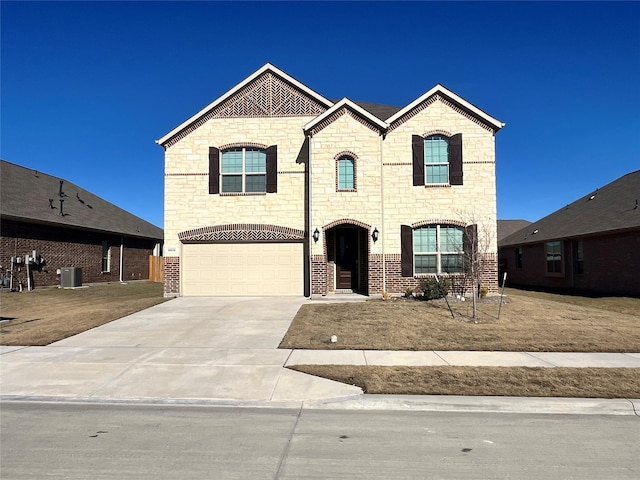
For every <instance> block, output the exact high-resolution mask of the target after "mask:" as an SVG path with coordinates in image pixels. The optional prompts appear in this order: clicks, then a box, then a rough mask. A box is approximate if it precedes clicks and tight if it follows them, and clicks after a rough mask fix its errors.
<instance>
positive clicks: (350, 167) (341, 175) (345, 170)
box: [336, 155, 356, 190]
mask: <svg viewBox="0 0 640 480" xmlns="http://www.w3.org/2000/svg"><path fill="white" fill-rule="evenodd" d="M336 170H337V188H338V190H355V188H356V176H355V160H354V158H353V157H351V156H349V155H342V156H341V157H340V158H339V159H338V163H337V166H336Z"/></svg>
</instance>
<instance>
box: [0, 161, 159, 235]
mask: <svg viewBox="0 0 640 480" xmlns="http://www.w3.org/2000/svg"><path fill="white" fill-rule="evenodd" d="M61 182H62V184H61ZM60 192H62V196H61V194H60ZM60 200H64V201H63V202H62V210H61V203H60ZM61 211H62V213H63V214H64V215H61ZM0 214H1V215H2V218H5V219H13V220H22V221H29V222H34V223H48V224H56V225H58V226H65V227H71V228H80V229H85V230H94V231H101V232H109V233H115V234H118V235H125V236H128V237H138V238H152V239H156V240H161V239H162V238H163V236H164V235H163V231H162V229H161V228H158V227H156V226H155V225H153V224H151V223H149V222H147V221H146V220H143V219H141V218H139V217H137V216H135V215H133V214H131V213H129V212H127V211H126V210H123V209H122V208H120V207H117V206H115V205H114V204H112V203H110V202H107V201H106V200H103V199H102V198H100V197H97V196H96V195H94V194H92V193H91V192H89V191H87V190H85V189H83V188H80V187H78V186H77V185H75V184H73V183H71V182H68V181H67V180H64V179H62V178H58V177H54V176H51V175H47V174H46V173H42V172H39V171H36V170H33V169H30V168H25V167H22V166H20V165H16V164H14V163H10V162H7V161H5V160H0Z"/></svg>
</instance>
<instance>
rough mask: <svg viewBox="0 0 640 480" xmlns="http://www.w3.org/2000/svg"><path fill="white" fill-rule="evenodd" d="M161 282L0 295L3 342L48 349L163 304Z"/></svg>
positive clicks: (1, 337) (96, 285)
mask: <svg viewBox="0 0 640 480" xmlns="http://www.w3.org/2000/svg"><path fill="white" fill-rule="evenodd" d="M162 290H163V287H162V284H161V283H152V282H130V283H128V284H124V285H122V284H119V283H108V284H95V285H91V286H89V287H87V288H79V289H72V290H68V289H59V288H55V287H53V288H42V289H36V290H33V291H31V292H22V293H16V292H7V291H6V290H5V291H3V292H2V293H1V294H0V316H1V317H2V324H1V329H0V344H2V345H48V344H50V343H52V342H56V341H58V340H62V339H64V338H67V337H70V336H72V335H75V334H77V333H80V332H84V331H85V330H89V329H90V328H94V327H98V326H100V325H103V324H105V323H108V322H111V321H113V320H116V319H118V318H122V317H124V316H126V315H130V314H132V313H135V312H138V311H140V310H143V309H145V308H148V307H151V306H153V305H156V304H158V303H162V302H164V301H166V300H168V299H166V298H163V291H162Z"/></svg>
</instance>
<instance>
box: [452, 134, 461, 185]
mask: <svg viewBox="0 0 640 480" xmlns="http://www.w3.org/2000/svg"><path fill="white" fill-rule="evenodd" d="M449 183H450V184H451V185H462V134H461V133H458V134H457V135H454V136H453V137H451V138H450V139H449Z"/></svg>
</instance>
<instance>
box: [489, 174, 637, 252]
mask: <svg viewBox="0 0 640 480" xmlns="http://www.w3.org/2000/svg"><path fill="white" fill-rule="evenodd" d="M638 202H640V170H636V171H635V172H631V173H627V174H626V175H623V176H622V177H620V178H618V179H617V180H614V181H613V182H611V183H609V184H607V185H605V186H604V187H602V188H599V189H597V190H595V191H593V192H589V193H588V194H587V195H585V196H584V197H582V198H580V199H578V200H576V201H575V202H573V203H570V204H569V205H567V206H566V207H563V208H561V209H560V210H557V211H555V212H553V213H552V214H550V215H547V216H546V217H544V218H542V219H541V220H538V221H537V222H534V223H532V224H530V225H528V226H526V227H525V228H523V229H521V230H519V231H517V232H515V233H513V234H511V235H509V236H507V237H506V238H504V239H503V240H502V241H501V242H499V246H500V247H507V246H513V245H526V244H532V243H540V242H546V241H550V240H559V239H562V238H572V237H574V238H575V237H582V236H587V235H594V234H599V233H607V232H616V231H624V230H636V229H637V230H640V205H638ZM534 231H537V233H535V234H534V233H533V232H534Z"/></svg>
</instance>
